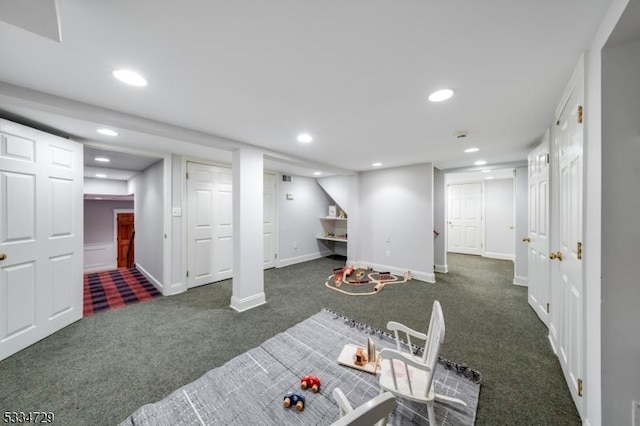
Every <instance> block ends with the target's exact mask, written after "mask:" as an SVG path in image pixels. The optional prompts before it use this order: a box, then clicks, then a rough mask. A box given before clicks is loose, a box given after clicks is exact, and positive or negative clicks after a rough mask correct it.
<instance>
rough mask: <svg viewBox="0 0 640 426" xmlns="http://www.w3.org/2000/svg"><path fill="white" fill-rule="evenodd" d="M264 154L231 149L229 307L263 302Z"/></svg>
mask: <svg viewBox="0 0 640 426" xmlns="http://www.w3.org/2000/svg"><path fill="white" fill-rule="evenodd" d="M263 162H264V160H263V155H262V152H261V151H260V150H257V149H254V148H240V149H237V150H235V151H233V293H232V296H231V308H232V309H235V310H236V311H238V312H243V311H246V310H248V309H251V308H255V307H256V306H260V305H263V304H265V303H266V298H265V294H264V271H263V270H262V263H263V257H264V253H263V245H264V237H263V230H262V210H263V206H262V204H263V197H262V194H263V174H264V172H263V168H264V165H263Z"/></svg>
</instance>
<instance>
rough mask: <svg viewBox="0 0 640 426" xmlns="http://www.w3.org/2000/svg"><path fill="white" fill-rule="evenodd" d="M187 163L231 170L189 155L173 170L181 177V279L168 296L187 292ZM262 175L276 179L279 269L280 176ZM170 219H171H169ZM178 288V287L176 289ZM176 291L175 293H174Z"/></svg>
mask: <svg viewBox="0 0 640 426" xmlns="http://www.w3.org/2000/svg"><path fill="white" fill-rule="evenodd" d="M187 163H199V164H205V165H208V166H214V167H227V168H229V169H231V170H233V165H232V164H231V163H228V162H224V161H220V160H213V159H208V158H203V157H193V156H189V155H183V156H181V161H180V168H179V170H174V172H177V173H180V176H181V184H180V188H181V197H180V203H181V205H182V206H183V208H182V211H181V216H182V217H181V218H180V219H181V221H180V223H181V225H180V226H181V228H182V230H183V232H182V235H181V238H180V241H181V244H182V248H183V249H182V251H181V257H180V262H181V268H180V276H181V277H182V280H183V281H181V282H179V283H176V284H175V287H176V288H175V289H174V291H173V292H172V293H170V294H175V293H181V292H183V291H187V290H188V285H187V262H188V258H187V249H186V247H187V244H189V241H188V238H187V209H186V206H187V202H188V201H187ZM262 172H263V174H273V175H275V177H276V185H275V194H276V203H275V207H274V208H275V214H274V220H275V227H274V232H275V233H276V237H275V239H274V241H275V242H274V244H275V247H274V251H275V254H276V262H275V267H276V268H279V267H280V265H279V263H278V262H279V261H280V258H279V252H280V220H279V216H278V215H279V209H278V198H277V197H278V194H279V190H280V183H279V178H280V176H281V173H279V172H276V171H273V170H271V169H265V168H263V171H262ZM170 210H171V208H169V212H170V213H171V211H170ZM170 219H171V218H170ZM178 286H179V287H178ZM176 290H177V291H176Z"/></svg>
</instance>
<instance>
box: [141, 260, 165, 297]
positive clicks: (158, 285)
mask: <svg viewBox="0 0 640 426" xmlns="http://www.w3.org/2000/svg"><path fill="white" fill-rule="evenodd" d="M136 269H137V270H138V271H140V272H141V273H142V275H144V276H145V277H146V278H147V279H148V280H149V282H151V284H153V286H154V287H155V288H157V289H158V290H159V291H160V292H161V293H162V294H164V291H163V288H164V285H162V283H161V282H160V281H158V280H157V279H156V277H154V276H153V275H151V274H150V273H149V272H147V270H146V269H144V268H143V267H142V266H141V265H140V264H139V263H136Z"/></svg>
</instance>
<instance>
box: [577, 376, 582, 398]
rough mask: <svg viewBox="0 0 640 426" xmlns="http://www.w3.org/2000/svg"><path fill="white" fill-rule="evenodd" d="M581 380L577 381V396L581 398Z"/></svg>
mask: <svg viewBox="0 0 640 426" xmlns="http://www.w3.org/2000/svg"><path fill="white" fill-rule="evenodd" d="M582 390H583V389H582V379H578V396H582Z"/></svg>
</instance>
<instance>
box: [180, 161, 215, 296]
mask: <svg viewBox="0 0 640 426" xmlns="http://www.w3.org/2000/svg"><path fill="white" fill-rule="evenodd" d="M187 173H188V178H187V271H188V277H187V286H188V287H189V288H192V287H197V286H200V285H203V284H208V283H210V282H213V281H214V270H213V262H212V261H211V259H212V258H213V252H214V239H215V235H214V224H213V218H214V215H213V211H214V204H213V200H214V191H215V180H214V179H215V170H214V169H213V167H212V166H208V165H204V164H197V163H190V162H189V163H187Z"/></svg>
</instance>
